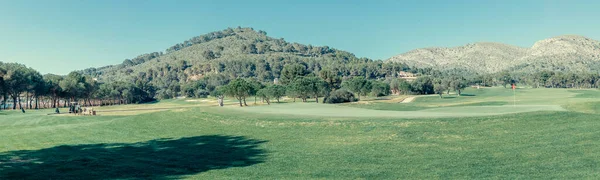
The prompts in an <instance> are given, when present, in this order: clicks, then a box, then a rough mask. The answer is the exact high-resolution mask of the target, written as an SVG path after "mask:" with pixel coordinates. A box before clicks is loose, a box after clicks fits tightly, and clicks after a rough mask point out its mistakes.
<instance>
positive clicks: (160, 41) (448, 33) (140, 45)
mask: <svg viewBox="0 0 600 180" xmlns="http://www.w3.org/2000/svg"><path fill="white" fill-rule="evenodd" d="M598 9H600V1H576V0H575V1H566V0H563V1H557V0H535V1H526V0H518V1H515V0H503V1H481V0H473V1H463V0H455V1H447V0H444V1H427V0H422V1H412V0H410V1H409V0H406V1H405V0H391V1H388V0H372V1H366V0H362V1H357V0H331V1H327V0H303V1H281V0H264V1H263V0H252V1H236V0H228V1H219V0H217V1H212V0H126V1H123V0H56V1H53V0H39V1H31V0H0V61H3V62H18V63H22V64H25V65H27V66H29V67H32V68H34V69H37V70H38V71H40V72H41V73H43V74H46V73H54V74H61V75H64V74H67V73H69V72H70V71H73V70H81V69H85V68H88V67H101V66H105V65H112V64H118V63H121V62H123V60H124V59H128V58H134V57H136V56H137V55H140V54H143V53H149V52H155V51H164V50H165V49H166V48H168V47H170V46H172V45H174V44H176V43H180V42H183V41H184V40H187V39H189V38H192V37H194V36H198V35H202V34H205V33H209V32H213V31H219V30H223V29H226V28H228V27H237V26H241V27H252V28H254V29H255V30H264V31H266V32H267V33H268V35H269V36H272V37H275V38H284V39H285V40H287V41H290V42H298V43H302V44H312V45H320V46H321V45H327V46H329V47H333V48H337V49H341V50H345V51H349V52H352V53H354V54H355V55H357V56H358V57H367V58H372V59H381V60H385V59H387V58H390V57H392V56H394V55H397V54H401V53H404V52H407V51H410V50H413V49H416V48H424V47H452V46H461V45H464V44H467V43H474V42H501V43H506V44H511V45H517V46H522V47H530V46H532V45H533V44H534V43H535V42H536V41H538V40H542V39H545V38H550V37H554V36H559V35H565V34H576V35H583V36H586V37H589V38H592V39H596V40H600V31H599V29H600V23H598V22H600V19H598V17H600V11H599V10H598Z"/></svg>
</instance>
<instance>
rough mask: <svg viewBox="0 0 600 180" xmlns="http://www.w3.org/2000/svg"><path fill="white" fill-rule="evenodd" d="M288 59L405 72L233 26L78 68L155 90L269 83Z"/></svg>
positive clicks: (378, 74)
mask: <svg viewBox="0 0 600 180" xmlns="http://www.w3.org/2000/svg"><path fill="white" fill-rule="evenodd" d="M288 64H301V65H303V66H304V67H305V69H306V70H307V72H310V73H314V74H317V75H318V73H319V72H320V71H321V70H322V69H329V70H331V71H333V73H335V74H336V75H338V76H341V77H349V76H364V77H366V78H369V79H381V78H385V77H389V76H397V74H398V72H400V71H411V69H410V68H409V67H408V66H407V65H405V64H401V63H385V62H384V61H379V60H371V59H368V58H358V57H356V56H355V55H354V54H352V53H349V52H346V51H342V50H338V49H334V48H330V47H328V46H312V45H304V44H299V43H291V42H287V41H285V40H284V39H283V38H273V37H269V36H267V33H266V32H264V31H255V30H254V29H252V28H241V27H238V28H228V29H225V30H222V31H215V32H211V33H208V34H204V35H200V36H197V37H193V38H191V39H189V40H186V41H184V42H182V43H178V44H176V45H173V46H171V47H169V48H167V49H166V50H165V51H164V52H152V53H147V54H142V55H139V56H137V57H135V58H133V59H126V60H124V61H123V63H121V64H117V65H111V66H105V67H100V68H89V69H85V70H81V71H79V72H82V73H83V74H85V75H89V76H92V77H93V78H96V79H97V80H98V81H100V82H118V81H129V82H134V81H136V79H144V80H148V81H150V82H151V83H153V84H154V85H155V86H156V87H157V88H158V89H161V90H165V91H166V90H167V89H169V90H171V91H172V92H178V91H179V89H178V88H179V87H180V86H182V85H184V84H188V83H190V82H192V81H195V80H199V79H204V81H207V82H208V81H210V82H213V81H214V82H215V83H213V84H214V86H218V85H222V84H223V83H226V82H227V81H229V80H231V79H234V78H238V77H244V78H249V77H252V78H255V79H256V80H258V81H262V82H273V81H274V79H275V78H279V77H280V75H281V71H282V69H283V67H284V66H286V65H288ZM412 71H413V72H414V71H415V70H412ZM207 78H208V79H210V80H207ZM159 93H163V92H159ZM164 93H165V94H169V93H168V92H164Z"/></svg>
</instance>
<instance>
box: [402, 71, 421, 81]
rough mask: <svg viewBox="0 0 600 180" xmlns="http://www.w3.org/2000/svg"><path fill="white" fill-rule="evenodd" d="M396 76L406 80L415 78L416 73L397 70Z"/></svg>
mask: <svg viewBox="0 0 600 180" xmlns="http://www.w3.org/2000/svg"><path fill="white" fill-rule="evenodd" d="M398 77H399V78H402V79H406V80H407V81H413V80H415V79H417V75H416V74H413V73H410V72H405V71H400V72H398Z"/></svg>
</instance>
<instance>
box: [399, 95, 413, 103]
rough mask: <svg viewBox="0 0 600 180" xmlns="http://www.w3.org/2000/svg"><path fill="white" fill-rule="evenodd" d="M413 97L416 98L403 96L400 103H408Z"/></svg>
mask: <svg viewBox="0 0 600 180" xmlns="http://www.w3.org/2000/svg"><path fill="white" fill-rule="evenodd" d="M415 98H416V97H415V96H411V97H407V98H404V99H403V100H402V101H401V102H400V103H410V102H412V101H413V100H415Z"/></svg>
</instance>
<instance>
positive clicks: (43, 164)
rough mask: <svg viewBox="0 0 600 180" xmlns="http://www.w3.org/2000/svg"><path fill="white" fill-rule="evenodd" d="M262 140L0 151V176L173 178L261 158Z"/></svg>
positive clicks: (188, 140)
mask: <svg viewBox="0 0 600 180" xmlns="http://www.w3.org/2000/svg"><path fill="white" fill-rule="evenodd" d="M265 142H267V141H261V140H254V139H247V138H245V137H241V136H221V135H211V136H197V137H186V138H181V139H157V140H151V141H145V142H138V143H130V144H127V143H113V144H85V145H64V146H56V147H52V148H47V149H40V150H20V151H9V152H3V153H0V179H87V180H99V179H173V178H177V177H178V176H182V175H191V174H197V173H201V172H205V171H208V170H212V169H225V168H229V167H245V166H251V165H254V164H259V163H262V162H264V159H265V157H266V151H265V150H263V149H260V148H259V146H260V144H262V143H265Z"/></svg>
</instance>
